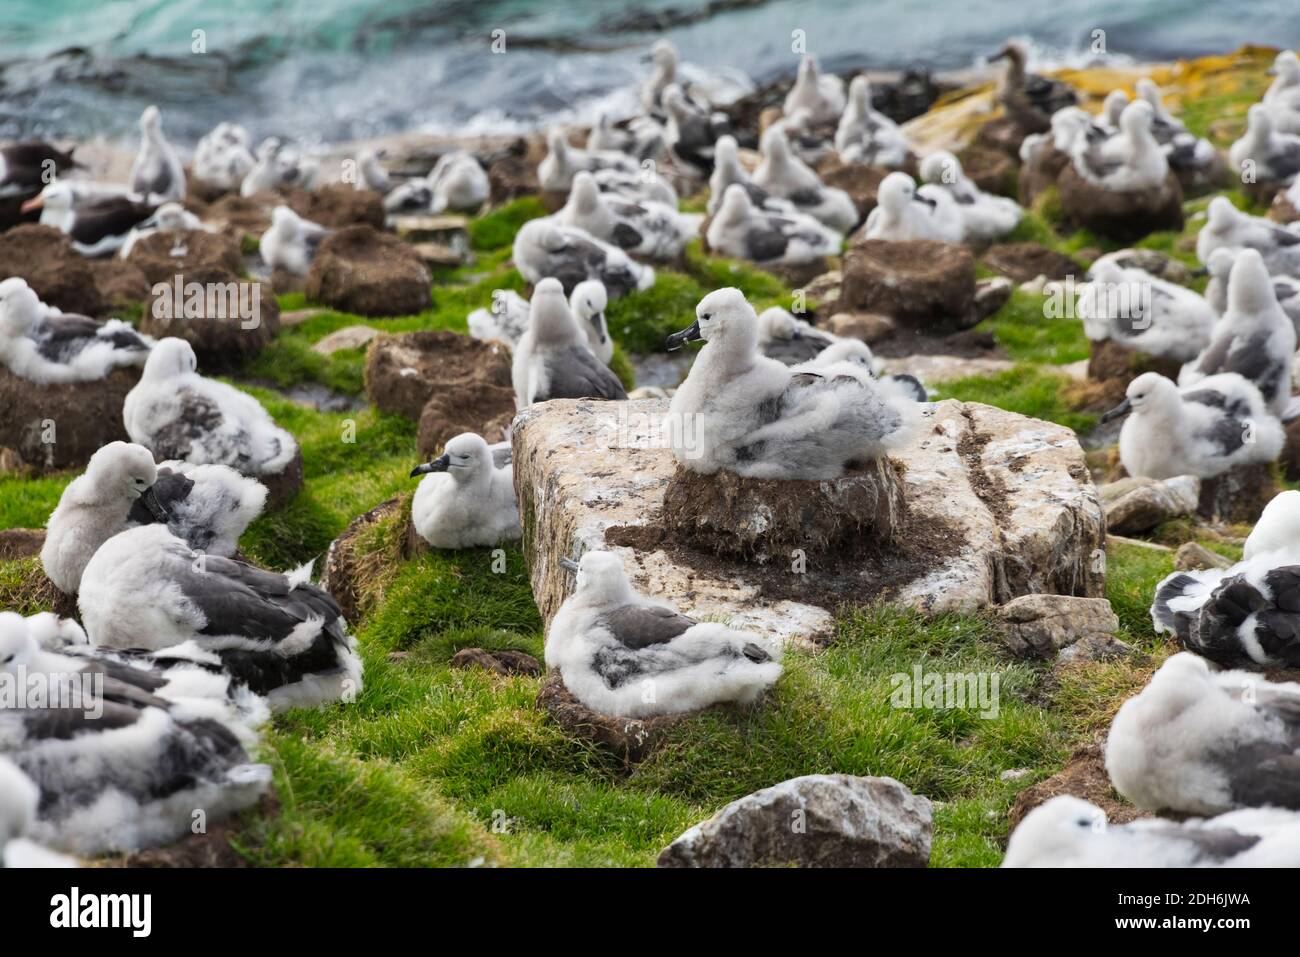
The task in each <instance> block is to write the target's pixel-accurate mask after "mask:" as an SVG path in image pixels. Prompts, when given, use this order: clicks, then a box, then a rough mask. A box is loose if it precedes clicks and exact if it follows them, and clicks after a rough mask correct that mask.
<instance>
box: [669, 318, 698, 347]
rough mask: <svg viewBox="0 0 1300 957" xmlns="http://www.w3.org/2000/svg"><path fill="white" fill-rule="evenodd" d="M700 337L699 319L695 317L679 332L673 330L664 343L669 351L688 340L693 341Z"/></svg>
mask: <svg viewBox="0 0 1300 957" xmlns="http://www.w3.org/2000/svg"><path fill="white" fill-rule="evenodd" d="M698 338H700V320H698V319H696V320H695V321H694V322H692V323H691V324H690V325H689V326H687V327H686V328H685V329H683V330H682V331H681V332H674V333H673V334H672V335H671V336H669V337H668V339H667V340H666V342H665V343H664V344H665V345H666V346H667V347H668V351H669V352H676V351H677V350H678V349H680V348H681V347H682V346H684V345H686V343H688V342H694V341H695V340H696V339H698Z"/></svg>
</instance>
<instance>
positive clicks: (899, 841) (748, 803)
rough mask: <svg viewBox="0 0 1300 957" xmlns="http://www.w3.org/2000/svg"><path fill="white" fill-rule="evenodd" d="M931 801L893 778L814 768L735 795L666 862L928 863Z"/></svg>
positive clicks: (662, 858) (674, 847)
mask: <svg viewBox="0 0 1300 957" xmlns="http://www.w3.org/2000/svg"><path fill="white" fill-rule="evenodd" d="M932 827H933V811H932V808H931V805H930V802H929V801H928V800H927V799H926V798H924V797H921V796H919V795H916V794H913V793H912V792H911V791H909V790H908V789H907V788H906V787H904V786H903V785H902V784H900V783H899V782H898V781H896V780H894V779H893V778H884V777H854V776H852V775H848V774H810V775H807V776H805V777H799V778H793V779H791V780H789V781H783V782H781V783H780V784H777V785H775V786H773V787H770V788H764V789H763V790H761V791H756V792H754V793H753V794H750V795H748V796H746V797H743V798H741V799H740V800H738V801H733V802H732V803H731V804H728V805H727V806H726V807H724V808H723V809H722V810H721V811H719V812H718V813H717V814H715V815H714V816H713V817H711V818H709V819H708V820H707V821H704V822H702V823H700V824H697V825H695V826H694V827H692V828H691V829H690V830H688V831H686V832H685V833H684V834H682V835H681V836H680V837H679V838H677V840H675V841H673V842H672V844H670V845H668V847H666V848H665V849H664V851H663V852H662V853H661V854H660V855H659V862H658V863H659V866H660V867H790V866H797V867H927V866H929V863H930V840H931V831H932Z"/></svg>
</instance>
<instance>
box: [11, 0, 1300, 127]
mask: <svg viewBox="0 0 1300 957" xmlns="http://www.w3.org/2000/svg"><path fill="white" fill-rule="evenodd" d="M1095 30H1103V31H1105V44H1106V49H1107V51H1108V53H1110V54H1111V55H1118V56H1130V57H1136V58H1143V59H1145V58H1167V57H1171V56H1179V55H1194V54H1200V53H1206V52H1215V51H1224V50H1228V49H1231V48H1233V47H1235V46H1238V45H1240V44H1242V43H1246V42H1258V43H1268V44H1272V45H1279V46H1281V45H1285V46H1296V45H1300V0H1249V2H1246V0H1237V2H1233V3H1229V2H1225V0H1054V2H1051V3H1044V4H1027V3H1025V2H1024V0H961V2H955V0H933V2H921V0H875V2H872V0H766V2H763V0H642V2H630V0H573V2H553V0H551V2H548V0H423V2H420V0H382V2H380V0H310V2H308V0H101V2H96V0H0V137H12V136H16V135H25V134H29V133H59V134H65V135H77V136H82V135H87V134H90V133H95V132H106V133H109V134H118V133H122V132H125V131H128V130H130V129H131V128H132V125H133V123H134V121H135V118H136V117H137V116H138V114H139V111H140V109H141V108H142V107H143V106H144V105H146V104H148V103H150V102H157V103H159V104H160V105H161V106H162V107H163V108H164V111H165V112H166V115H167V117H168V121H167V126H168V130H169V131H170V132H171V133H172V134H173V135H175V136H177V137H179V138H180V139H183V140H184V139H189V140H193V139H195V138H197V137H198V136H199V135H201V134H202V133H203V132H205V131H206V130H207V129H209V128H210V127H211V126H212V125H214V124H215V123H216V122H217V121H218V120H221V119H236V120H239V121H240V122H243V123H245V124H246V125H248V126H249V127H250V128H251V130H252V131H253V133H254V135H255V136H260V135H262V134H265V133H271V132H275V133H280V134H282V135H288V136H293V137H298V138H305V139H308V140H315V139H328V140H338V139H352V138H361V137H365V136H370V135H375V134H378V133H383V132H389V131H393V130H405V129H428V130H431V131H446V132H457V131H466V130H498V129H517V128H528V127H532V126H536V125H537V124H538V123H539V122H540V121H541V120H542V119H543V118H549V117H554V116H557V115H559V116H573V117H579V118H589V117H590V116H592V115H593V114H594V113H595V111H597V110H599V109H608V110H612V111H613V112H615V113H618V112H621V111H626V110H630V109H631V107H632V99H631V88H632V84H634V83H635V81H636V79H637V78H638V77H640V76H641V75H642V73H643V72H644V70H645V67H644V65H643V64H641V63H640V62H639V59H638V58H639V56H640V54H641V53H642V52H643V51H644V50H645V48H646V46H647V45H648V44H649V43H650V42H651V41H652V40H653V39H654V38H656V37H658V36H665V35H666V36H668V37H669V38H671V39H672V40H673V41H674V42H675V43H676V44H677V46H678V47H679V49H680V50H681V51H682V54H683V56H684V57H685V58H686V59H687V60H689V61H691V62H693V63H695V64H697V65H698V66H699V67H700V68H701V71H702V72H704V73H707V74H709V75H713V76H714V77H715V79H717V78H721V80H726V81H730V82H729V83H722V84H721V85H723V86H728V85H730V86H734V85H736V84H737V83H742V82H744V81H745V80H747V79H748V80H752V81H757V82H761V81H763V80H765V79H770V78H771V77H773V76H776V75H778V74H781V73H788V72H791V71H792V70H793V69H794V66H795V63H796V61H797V56H796V55H795V53H793V52H792V51H791V37H792V34H793V33H794V31H802V32H803V36H805V37H806V38H807V48H808V49H809V50H810V51H811V52H814V53H816V54H818V55H819V56H820V57H821V59H822V60H823V62H824V63H825V64H826V65H829V66H831V67H833V68H851V67H858V66H868V67H876V68H896V67H905V66H912V65H918V64H919V65H927V66H930V67H933V68H938V69H943V68H956V67H964V66H970V65H972V64H974V63H976V62H977V61H978V60H979V59H980V58H981V57H983V56H985V55H987V54H988V53H990V52H992V51H993V50H995V49H996V48H997V46H998V45H999V44H1000V43H1001V41H1002V40H1004V39H1005V38H1006V37H1008V36H1018V37H1021V38H1024V39H1027V40H1029V41H1031V43H1032V46H1033V49H1034V50H1035V51H1036V53H1037V55H1038V56H1039V57H1040V58H1041V59H1042V60H1044V61H1070V60H1072V59H1078V58H1080V57H1082V56H1086V55H1087V54H1088V51H1089V47H1090V44H1091V42H1092V38H1093V35H1094V31H1095ZM196 31H201V32H196ZM494 31H503V33H498V34H497V36H498V37H499V38H500V37H502V36H503V37H504V42H505V50H504V52H496V53H494V52H493V50H492V37H493V35H494ZM499 47H500V43H499V42H498V48H499ZM196 50H198V52H195V51H196Z"/></svg>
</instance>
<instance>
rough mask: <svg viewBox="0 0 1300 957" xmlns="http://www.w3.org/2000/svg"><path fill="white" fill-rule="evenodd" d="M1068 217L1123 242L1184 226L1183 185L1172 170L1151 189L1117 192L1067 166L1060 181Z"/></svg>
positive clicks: (1063, 211)
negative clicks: (1087, 178)
mask: <svg viewBox="0 0 1300 957" xmlns="http://www.w3.org/2000/svg"><path fill="white" fill-rule="evenodd" d="M1056 185H1057V188H1058V189H1059V190H1060V191H1061V214H1062V215H1063V216H1064V217H1065V219H1066V221H1067V222H1069V223H1071V224H1073V225H1075V226H1081V227H1083V228H1084V229H1088V230H1091V231H1092V232H1094V233H1096V234H1097V235H1099V236H1105V237H1107V238H1108V239H1114V240H1117V241H1119V242H1121V243H1131V242H1136V241H1137V240H1139V239H1141V238H1142V237H1143V236H1147V235H1149V234H1151V233H1156V232H1161V231H1162V230H1170V231H1172V232H1181V231H1182V228H1183V188H1182V186H1180V185H1179V183H1178V177H1177V176H1175V175H1174V174H1173V173H1172V172H1171V173H1169V174H1168V176H1166V177H1165V181H1164V182H1163V183H1162V184H1160V185H1159V186H1156V187H1153V188H1151V189H1141V190H1131V191H1126V192H1122V193H1121V192H1116V191H1115V190H1111V189H1106V188H1104V187H1102V186H1098V185H1097V184H1096V183H1093V182H1090V181H1089V180H1086V179H1084V178H1083V177H1082V176H1080V175H1079V174H1078V172H1077V171H1076V170H1075V168H1074V167H1073V166H1066V167H1065V168H1064V169H1063V170H1062V171H1061V176H1060V178H1059V179H1058V180H1057V181H1056Z"/></svg>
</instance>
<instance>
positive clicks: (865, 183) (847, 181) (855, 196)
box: [817, 153, 889, 222]
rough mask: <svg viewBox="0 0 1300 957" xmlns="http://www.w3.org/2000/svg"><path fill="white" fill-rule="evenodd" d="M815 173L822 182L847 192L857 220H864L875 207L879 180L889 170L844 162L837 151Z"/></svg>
mask: <svg viewBox="0 0 1300 957" xmlns="http://www.w3.org/2000/svg"><path fill="white" fill-rule="evenodd" d="M817 173H818V175H819V176H820V177H821V180H822V182H823V183H825V184H826V185H827V186H832V187H834V188H835V189H842V190H844V192H846V193H848V194H849V199H851V200H853V205H854V207H856V209H857V211H858V221H859V222H861V221H862V220H865V219H866V218H867V217H868V216H869V215H870V214H871V211H872V210H873V209H875V208H876V194H877V192H878V191H879V190H880V183H881V181H882V180H883V179H884V178H885V177H886V176H888V175H889V170H887V169H884V168H883V167H880V166H864V165H863V164H861V163H846V162H844V161H843V160H841V159H840V157H839V154H838V153H832V154H831V155H830V156H828V157H827V158H826V159H824V160H823V161H822V162H821V164H820V165H818V167H817Z"/></svg>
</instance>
